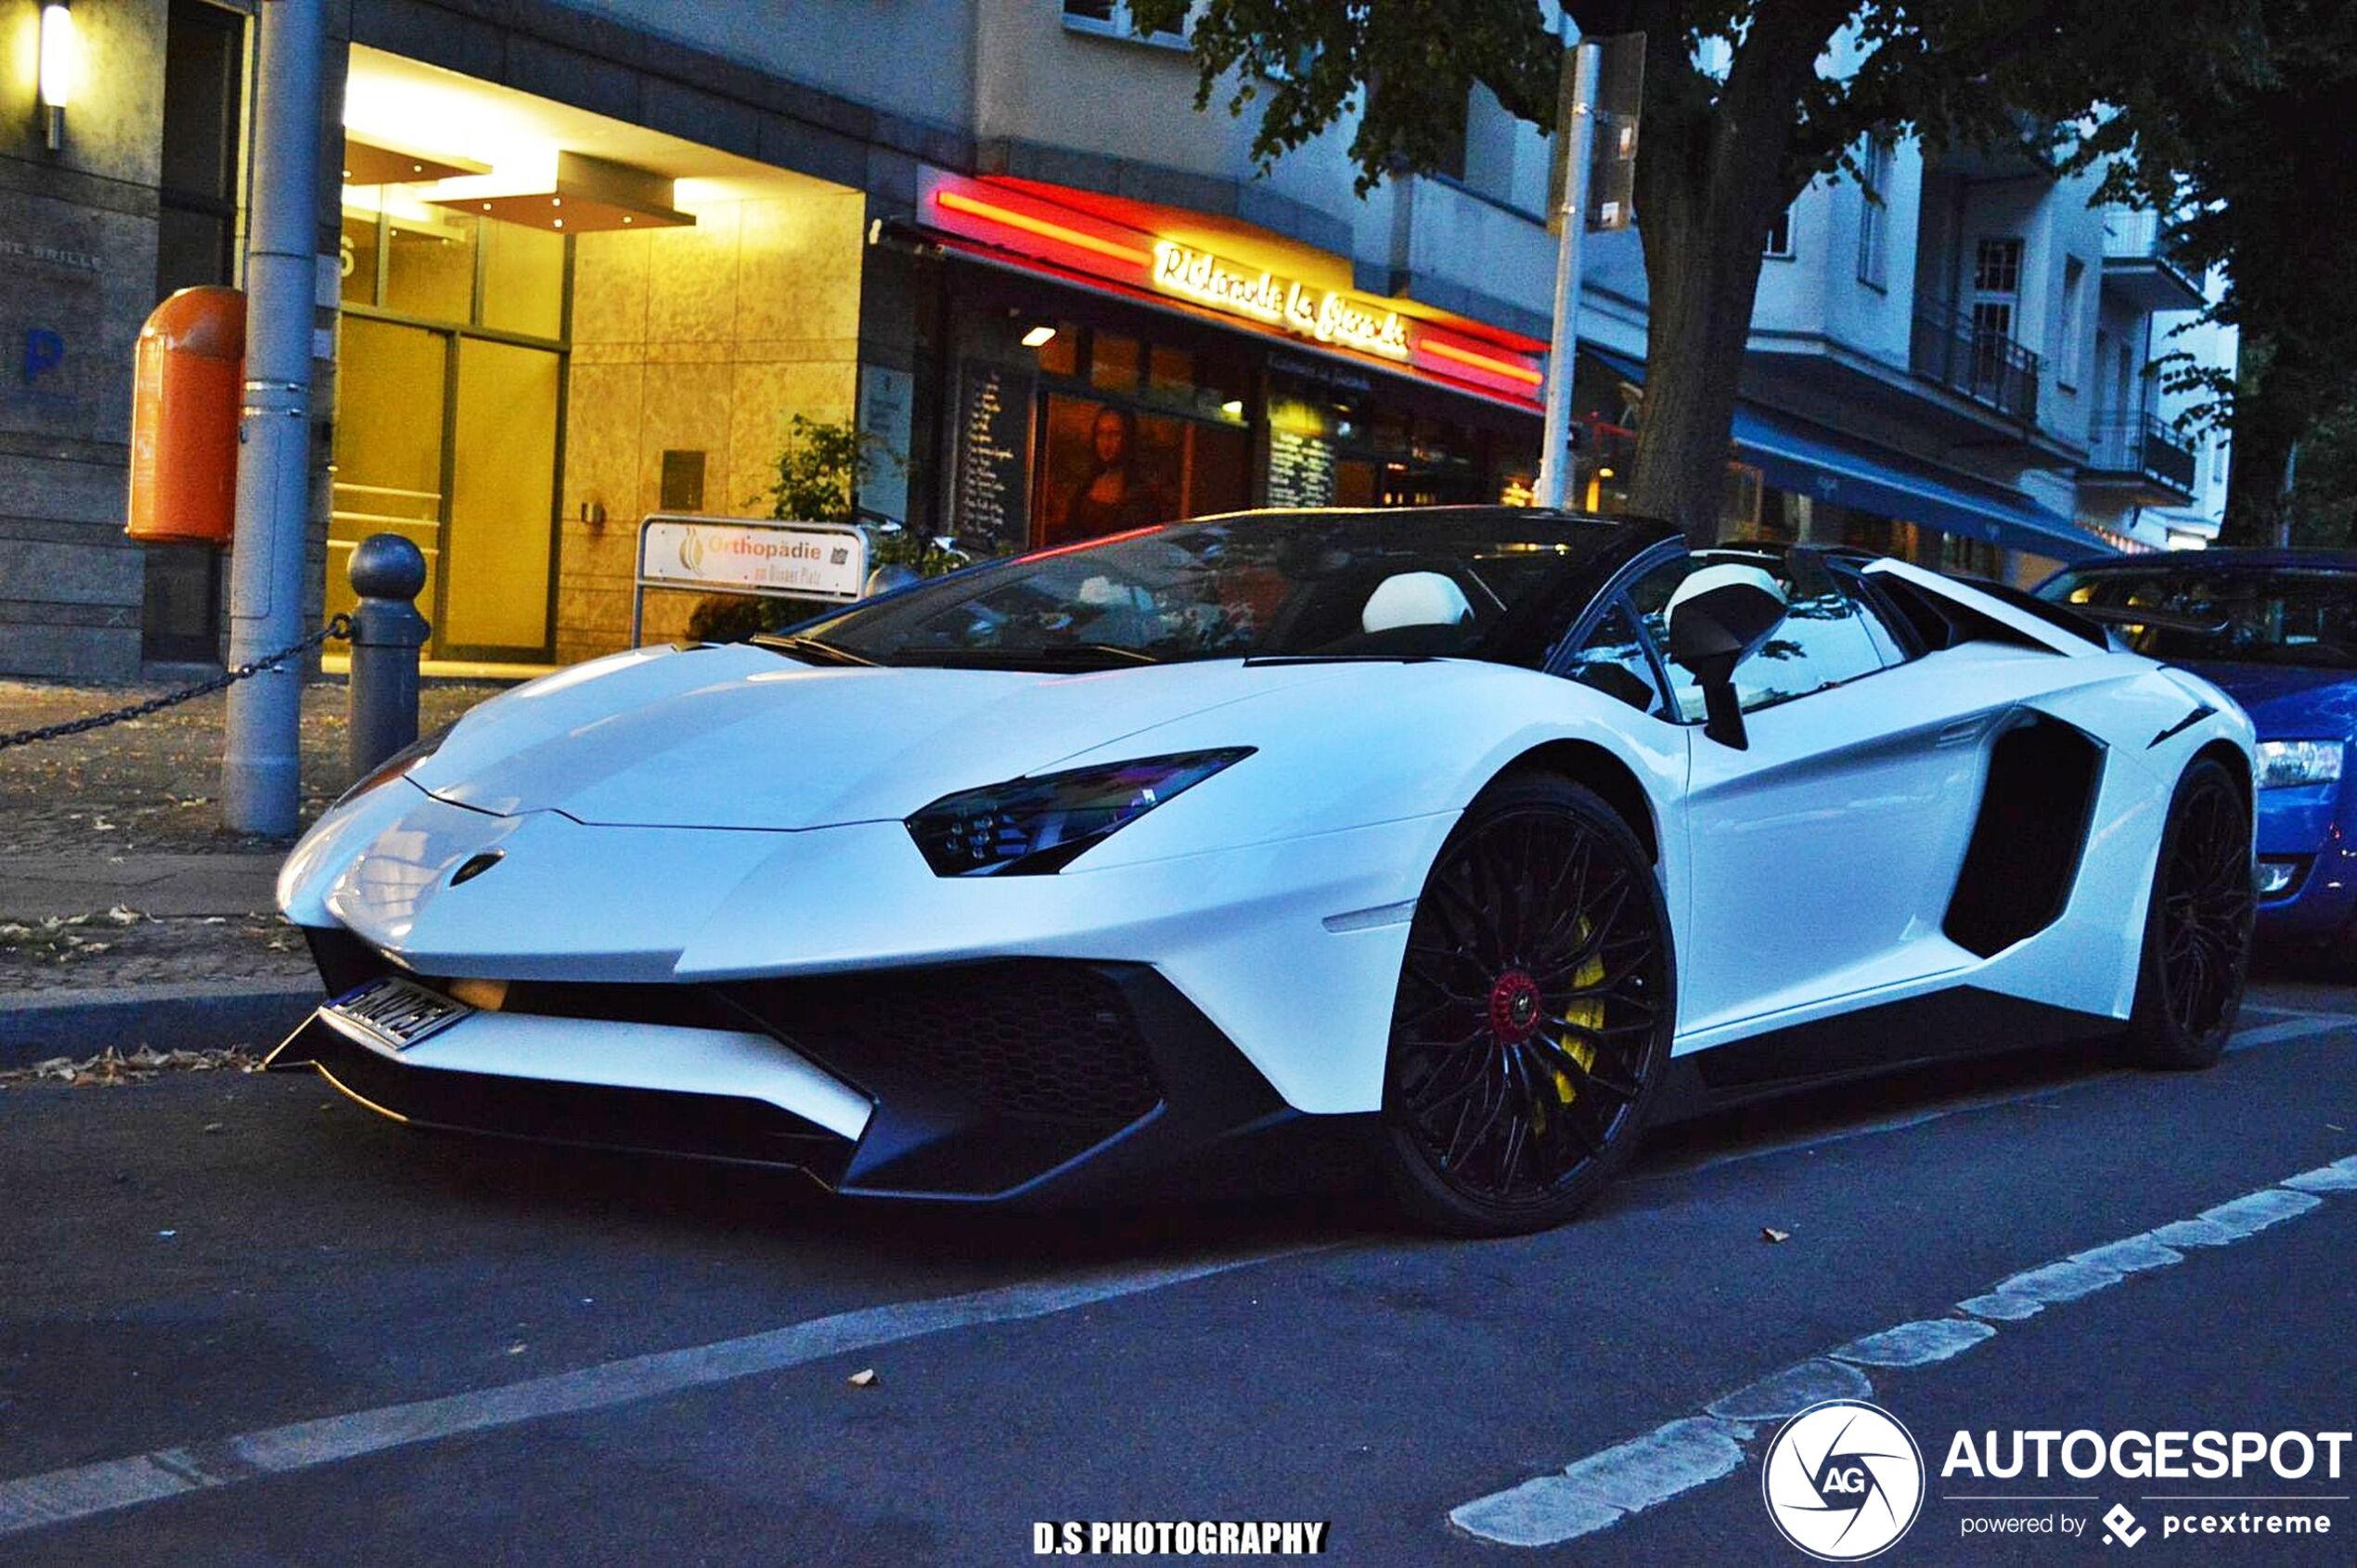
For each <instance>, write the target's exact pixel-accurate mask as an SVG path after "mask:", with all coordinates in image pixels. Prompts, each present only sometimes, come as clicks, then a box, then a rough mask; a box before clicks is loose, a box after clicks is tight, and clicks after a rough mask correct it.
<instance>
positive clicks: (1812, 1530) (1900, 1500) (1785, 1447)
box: [1760, 1399, 1924, 1562]
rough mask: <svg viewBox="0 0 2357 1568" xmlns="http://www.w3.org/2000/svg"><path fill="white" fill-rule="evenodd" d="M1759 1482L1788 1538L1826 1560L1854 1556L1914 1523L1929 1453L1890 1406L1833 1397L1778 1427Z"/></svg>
mask: <svg viewBox="0 0 2357 1568" xmlns="http://www.w3.org/2000/svg"><path fill="white" fill-rule="evenodd" d="M1760 1488H1761V1490H1762V1491H1763V1492H1764V1493H1765V1495H1766V1497H1767V1499H1768V1517H1769V1518H1770V1519H1772V1520H1774V1521H1775V1523H1776V1528H1777V1529H1778V1530H1780V1531H1782V1532H1783V1533H1784V1539H1786V1540H1788V1541H1790V1542H1791V1543H1792V1544H1793V1545H1795V1546H1797V1547H1798V1548H1799V1549H1801V1550H1803V1551H1805V1552H1807V1553H1808V1554H1809V1555H1810V1556H1811V1557H1814V1558H1818V1559H1821V1560H1822V1561H1824V1562H1857V1561H1859V1560H1860V1559H1861V1558H1868V1557H1872V1556H1874V1554H1875V1553H1876V1552H1878V1551H1881V1550H1882V1549H1884V1548H1886V1547H1887V1546H1889V1545H1890V1544H1891V1543H1892V1542H1894V1541H1896V1540H1898V1539H1899V1537H1900V1536H1903V1535H1905V1534H1906V1533H1907V1530H1908V1527H1909V1526H1910V1525H1912V1524H1913V1523H1915V1515H1916V1514H1917V1512H1919V1511H1920V1510H1922V1508H1923V1502H1924V1457H1923V1453H1922V1451H1921V1450H1920V1449H1918V1448H1917V1447H1916V1446H1915V1440H1914V1438H1913V1436H1911V1435H1909V1433H1908V1432H1907V1429H1906V1428H1905V1427H1903V1426H1901V1425H1900V1424H1899V1422H1898V1420H1896V1419H1895V1418H1894V1417H1893V1416H1891V1415H1890V1413H1889V1412H1888V1411H1887V1410H1883V1409H1881V1408H1879V1407H1875V1406H1873V1405H1869V1404H1867V1403H1866V1402H1865V1401H1864V1400H1862V1399H1828V1400H1826V1401H1825V1402H1824V1403H1823V1404H1822V1405H1811V1406H1810V1407H1809V1408H1807V1409H1806V1410H1803V1411H1801V1412H1800V1414H1798V1415H1797V1416H1795V1417H1793V1419H1792V1420H1788V1421H1786V1422H1785V1423H1784V1430H1782V1431H1781V1432H1779V1433H1776V1440H1775V1441H1774V1442H1773V1443H1771V1444H1770V1445H1769V1446H1768V1465H1767V1469H1766V1470H1765V1472H1763V1473H1762V1474H1761V1477H1760Z"/></svg>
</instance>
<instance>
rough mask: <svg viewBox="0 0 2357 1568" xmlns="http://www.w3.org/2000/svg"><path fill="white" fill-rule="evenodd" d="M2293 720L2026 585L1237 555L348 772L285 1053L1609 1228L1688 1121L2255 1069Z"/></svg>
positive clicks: (901, 1158)
mask: <svg viewBox="0 0 2357 1568" xmlns="http://www.w3.org/2000/svg"><path fill="white" fill-rule="evenodd" d="M2251 755H2252V739H2251V730H2250V726H2249V724H2248V721H2247V720H2246V719H2245V718H2244V716H2243V714H2242V713H2241V712H2240V710H2238V709H2237V708H2236V707H2235V704H2234V703H2233V702H2232V701H2231V700H2228V699H2227V698H2225V697H2224V696H2222V695H2221V694H2220V692H2219V691H2218V690H2217V689H2216V688H2213V687H2211V686H2210V685H2209V684H2208V683H2207V682H2205V681H2202V680H2200V679H2198V678H2196V677H2195V676H2193V675H2188V674H2186V673H2185V672H2183V671H2182V670H2175V669H2170V668H2168V667H2166V666H2163V665H2160V664H2157V663H2154V662H2151V661H2149V660H2146V659H2142V658H2139V657H2136V656H2135V655H2133V654H2130V653H2126V652H2122V651H2119V649H2118V648H2117V647H2115V646H2114V644H2113V643H2112V641H2111V639H2110V637H2109V636H2108V635H2107V634H2106V632H2105V631H2104V630H2103V629H2102V628H2101V627H2098V626H2096V625H2094V624H2093V623H2088V622H2084V621H2081V620H2079V619H2077V618H2076V617H2075V616H2073V615H2072V614H2071V613H2069V612H2068V611H2066V610H2061V609H2058V608H2056V607H2054V606H2052V605H2047V604H2042V603H2039V602H2036V601H2034V600H2031V599H2029V598H2026V597H2024V596H2022V595H2020V594H2017V593H2015V592H2013V591H2011V590H2008V589H2004V588H2002V587H1999V586H1995V585H1989V584H1977V583H1964V582H1960V581H1953V580H1950V579H1947V578H1943V577H1941V576H1938V575H1937V574H1935V573H1932V572H1926V571H1922V570H1919V569H1917V568H1915V567H1912V566H1909V565H1905V564H1903V563H1901V562H1899V561H1895V560H1888V559H1877V558H1874V557H1871V556H1867V555H1862V554H1858V553H1854V552H1848V551H1842V550H1831V549H1814V548H1808V547H1803V546H1789V547H1763V546H1731V547H1726V548H1720V549H1715V550H1706V551H1700V552H1692V551H1689V550H1688V549H1687V547H1686V546H1684V545H1683V544H1682V543H1681V542H1680V540H1679V539H1678V538H1677V536H1676V535H1675V534H1673V533H1671V532H1669V531H1668V530H1667V529H1664V528H1661V527H1659V526H1656V525H1650V524H1643V523H1636V522H1629V521H1608V520H1604V519H1599V518H1592V517H1582V516H1572V515H1564V514H1555V513H1548V512H1540V511H1530V510H1519V509H1509V508H1446V509H1436V510H1426V511H1406V512H1402V511H1390V512H1376V513H1363V512H1339V511H1337V512H1308V513H1259V514H1248V515H1241V516H1234V517H1220V518H1210V519H1204V520H1200V521H1191V522H1185V523H1178V524H1174V525H1171V526H1168V527H1164V528H1157V529H1151V530H1146V531H1143V532H1140V533H1129V534H1124V535H1120V536H1117V537H1114V538H1109V539H1105V540H1101V541H1099V542H1096V543H1094V544H1090V545H1088V546H1080V547H1075V548H1065V549H1058V550H1050V551H1047V552H1044V553H1040V554H1036V555H1031V556H1025V557H1021V558H1017V559H1011V560H1006V561H1000V562H995V563H991V564H987V565H983V566H978V567H974V568H971V569H969V570H966V571H963V572H958V573H956V574H954V575H952V576H949V577H946V578H941V579H937V580H934V581H932V582H928V583H924V584H921V585H917V586H914V587H910V588H908V589H905V590H903V591H901V592H898V593H895V594H892V595H889V596H886V597H882V598H875V599H871V600H869V601H868V602H865V603H862V604H859V605H856V606H853V607H851V608H850V609H848V610H844V611H843V612H841V613H839V614H835V615H833V616H831V617H829V618H827V619H825V620H821V621H818V622H814V623H809V624H806V625H805V626H803V627H802V628H800V629H799V630H797V631H796V632H794V633H792V634H791V635H783V636H772V637H766V638H762V639H760V640H758V641H757V642H754V643H750V644H735V645H729V646H725V647H678V648H662V649H643V650H639V651H636V652H630V653H624V654H618V655H615V656H613V657H612V658H607V659H600V660H597V661H595V662H590V663H587V664H583V665H580V666H578V667H576V668H573V669H569V670H566V671H563V672H562V673H560V674H558V675H551V676H548V677H547V678H545V679H542V680H539V681H535V682H534V683H533V684H531V685H529V686H525V687H522V688H518V689H516V690H514V691H512V692H510V693H508V694H507V695H505V696H502V697H500V698H498V699H496V700H493V701H490V702H486V703H484V704H483V706H482V707H480V708H478V709H476V710H475V711H474V712H472V713H470V714H468V715H467V716H466V717H465V718H464V719H462V720H461V721H459V723H458V724H457V726H455V727H454V728H452V729H451V730H449V731H448V732H447V733H446V734H445V735H443V736H442V737H440V738H438V739H436V740H434V741H431V742H429V743H425V744H421V745H419V746H418V747H416V748H413V749H412V750H411V751H410V752H406V753H404V754H403V755H401V756H399V757H397V758H395V759H393V761H392V762H391V763H389V764H387V765H385V766H384V767H382V768H381V769H380V770H378V771H377V772H376V773H375V774H373V775H371V776H370V777H369V778H366V779H363V780H362V781H361V782H360V783H359V784H357V785H355V786H354V788H353V790H352V791H351V793H350V794H348V795H347V796H346V797H345V798H344V799H343V800H342V801H341V803H338V804H337V806H336V807H335V808H334V809H333V810H332V811H330V812H329V813H328V815H327V816H325V817H324V818H322V819H321V821H320V822H319V824H318V826H317V827H316V828H315V829H313V830H312V832H311V834H310V835H309V837H307V838H306V839H305V840H304V841H303V843H302V844H301V845H300V846H299V847H298V848H297V849H296V851H295V853H294V854H293V855H292V856H291V857H290V859H289V861H288V862H287V866H286V869H285V872H284V874H283V875H282V877H281V878H280V880H279V890H278V891H279V900H280V903H281V905H282V906H283V907H284V909H285V911H286V913H287V916H288V918H289V919H291V920H293V921H294V922H295V923H296V924H298V925H300V926H301V927H303V929H304V931H305V932H307V933H308V935H309V937H310V940H311V945H312V947H313V950H314V952H315V953H316V957H317V959H318V963H319V968H320V970H321V971H322V973H323V975H324V976H325V978H326V982H327V987H328V991H329V992H330V993H331V994H332V996H333V999H332V1000H330V1001H329V1002H328V1003H327V1004H326V1005H325V1006H323V1007H322V1008H321V1009H319V1010H318V1012H317V1014H316V1016H315V1017H314V1018H313V1019H312V1020H311V1021H310V1022H308V1023H306V1024H305V1025H304V1026H303V1028H302V1029H301V1030H300V1031H299V1032H298V1033H297V1034H296V1035H294V1036H293V1037H292V1038H290V1040H289V1041H288V1042H287V1043H286V1044H285V1045H284V1046H282V1047H280V1048H279V1050H278V1052H277V1058H276V1061H277V1064H278V1065H302V1064H312V1065H316V1067H317V1068H318V1070H319V1071H320V1072H322V1073H326V1074H327V1075H328V1077H329V1078H330V1079H332V1080H333V1081H334V1083H335V1084H336V1085H337V1086H339V1087H341V1088H342V1089H344V1090H346V1091H347V1092H348V1093H350V1094H351V1095H352V1096H353V1097H354V1099H358V1100H360V1101H362V1102H363V1103H364V1104H367V1105H369V1106H372V1107H375V1108H377V1109H380V1110H383V1111H386V1112H391V1113H393V1114H395V1115H397V1116H400V1117H402V1118H405V1119H407V1120H411V1121H415V1122H419V1123H422V1124H428V1125H440V1126H444V1127H452V1128H461V1129H470V1130H475V1131H483V1132H493V1133H503V1134H509V1135H515V1136H522V1137H535V1138H547V1139H556V1140H562V1141H567V1142H578V1143H587V1144H599V1145H608V1146H615V1147H622V1148H630V1149H643V1150H663V1151H670V1152H679V1153H690V1154H699V1155H705V1156H712V1157H717V1158H723V1159H731V1160H746V1161H758V1162H764V1163H780V1164H788V1165H793V1166H797V1167H800V1168H801V1169H803V1170H805V1171H807V1172H808V1173H810V1174H811V1175H812V1176H816V1177H817V1178H818V1180H819V1181H821V1182H823V1183H825V1184H826V1185H828V1186H830V1187H831V1188H834V1189H838V1190H841V1191H844V1192H849V1193H862V1194H891V1195H900V1196H920V1197H928V1198H942V1199H969V1200H978V1199H991V1200H1014V1199H1023V1200H1031V1199H1045V1198H1049V1197H1062V1196H1068V1195H1072V1194H1077V1193H1084V1192H1087V1193H1096V1192H1101V1191H1104V1190H1106V1189H1113V1188H1119V1187H1127V1188H1131V1189H1135V1187H1137V1186H1138V1185H1139V1184H1140V1183H1145V1184H1155V1183H1159V1182H1161V1181H1163V1180H1164V1179H1166V1177H1168V1176H1171V1175H1173V1174H1175V1173H1176V1172H1178V1170H1180V1169H1182V1168H1185V1167H1188V1166H1193V1167H1195V1168H1198V1169H1201V1168H1203V1167H1204V1166H1206V1165H1208V1166H1213V1167H1217V1168H1218V1169H1220V1170H1223V1171H1230V1170H1235V1169H1240V1168H1243V1166H1245V1165H1246V1164H1247V1163H1248V1162H1246V1161H1245V1160H1244V1158H1243V1156H1244V1155H1245V1154H1247V1153H1248V1152H1262V1153H1268V1154H1269V1155H1271V1156H1272V1157H1273V1160H1272V1162H1271V1163H1274V1164H1276V1165H1277V1166H1278V1167H1280V1168H1284V1167H1286V1166H1287V1165H1288V1163H1291V1164H1292V1165H1293V1166H1294V1168H1296V1169H1306V1168H1307V1166H1308V1165H1309V1164H1311V1163H1312V1162H1311V1161H1309V1160H1308V1159H1307V1157H1306V1156H1305V1155H1303V1154H1302V1153H1301V1152H1300V1151H1301V1150H1303V1149H1304V1148H1305V1145H1304V1144H1303V1142H1302V1141H1300V1140H1302V1139H1304V1138H1306V1137H1317V1138H1318V1139H1319V1140H1320V1141H1319V1148H1320V1150H1322V1151H1324V1152H1321V1153H1320V1156H1319V1158H1318V1160H1317V1161H1316V1162H1314V1163H1316V1164H1317V1165H1318V1166H1319V1167H1320V1169H1321V1170H1322V1169H1323V1168H1325V1166H1326V1164H1327V1154H1328V1153H1330V1152H1331V1151H1333V1150H1336V1149H1342V1148H1359V1149H1363V1150H1366V1151H1367V1152H1368V1153H1370V1154H1371V1155H1372V1157H1373V1159H1374V1160H1375V1162H1376V1163H1379V1164H1380V1165H1381V1167H1382V1168H1383V1169H1384V1170H1385V1172H1386V1173H1387V1174H1388V1176H1389V1178H1390V1180H1391V1181H1392V1183H1393V1184H1394V1186H1395V1187H1396V1189H1397V1191H1398V1193H1399V1194H1400V1196H1401V1198H1402V1199H1403V1201H1404V1202H1406V1204H1407V1205H1408V1207H1409V1208H1410V1211H1411V1212H1412V1213H1413V1214H1415V1215H1418V1216H1420V1217H1421V1218H1422V1219H1423V1220H1425V1221H1427V1222H1430V1223H1433V1224H1436V1225H1439V1226H1442V1227H1448V1228H1451V1229H1455V1230H1459V1231H1466V1232H1500V1231H1510V1230H1519V1229H1527V1228H1532V1227H1540V1226H1546V1225H1551V1224H1553V1223H1556V1222H1558V1221H1560V1220H1562V1219H1563V1218H1565V1216H1566V1215H1570V1214H1571V1213H1572V1212H1573V1211H1574V1210H1576V1209H1577V1208H1578V1206H1579V1205H1580V1203H1581V1202H1584V1201H1585V1200H1586V1199H1588V1198H1589V1197H1590V1196H1591V1195H1592V1194H1593V1193H1594V1192H1595V1191H1596V1190H1597V1189H1598V1188H1599V1187H1600V1186H1601V1185H1602V1184H1603V1183H1604V1181H1605V1180H1606V1179H1607V1178H1608V1177H1609V1176H1610V1175H1611V1174H1612V1172H1613V1171H1614V1169H1615V1168H1616V1166H1617V1165H1619V1164H1620V1163H1622V1162H1623V1161H1624V1160H1626V1159H1627V1157H1628V1155H1629V1150H1630V1148H1631V1146H1632V1145H1633V1143H1634V1142H1635V1140H1636V1138H1637V1137H1638V1135H1639V1133H1640V1131H1641V1130H1642V1127H1643V1126H1644V1125H1645V1124H1646V1123H1647V1121H1648V1120H1649V1119H1655V1118H1659V1117H1662V1116H1665V1115H1671V1114H1678V1113H1683V1112H1691V1111H1694V1110H1695V1109H1699V1108H1708V1107H1713V1106H1717V1105H1720V1104H1724V1103H1727V1102H1728V1101H1730V1100H1732V1099H1741V1098H1745V1097H1749V1096H1754V1095H1758V1094H1762V1093H1769V1092H1774V1091H1778V1090H1782V1089H1785V1088H1789V1087H1792V1086H1797V1085H1801V1084H1807V1083H1812V1082H1817V1081H1820V1080H1822V1079H1823V1078H1825V1077H1828V1076H1830V1075H1835V1074H1839V1073H1855V1072H1860V1071H1873V1070H1877V1069H1885V1068H1889V1067H1892V1066H1895V1065H1899V1064H1901V1063H1904V1062H1909V1061H1916V1060H1924V1059H1926V1058H1928V1057H1933V1056H1939V1055H1946V1054H1950V1053H1956V1052H1964V1051H1973V1050H1980V1049H1987V1048H1991V1047H2013V1046H2019V1045H2023V1044H2029V1043H2034V1042H2037V1041H2040V1040H2046V1039H2053V1038H2057V1037H2061V1036H2064V1035H2078V1036H2086V1035H2104V1034H2109V1035H2119V1036H2120V1037H2122V1038H2123V1039H2124V1040H2125V1041H2127V1042H2129V1043H2130V1044H2131V1045H2132V1047H2133V1049H2134V1050H2135V1051H2136V1052H2137V1053H2139V1054H2140V1055H2141V1057H2142V1058H2143V1060H2145V1061H2147V1062H2149V1063H2151V1064H2154V1065H2157V1066H2164V1067H2197V1066H2201V1065H2203V1064H2205V1063H2207V1062H2209V1061H2211V1060H2215V1059H2216V1057H2217V1055H2218V1053H2219V1050H2220V1048H2221V1047H2222V1042H2223V1040H2224V1037H2225V1035H2226V1033H2227V1030H2228V1029H2229V1027H2230V1026H2231V1025H2232V1022H2233V1020H2234V1017H2235V1009H2236V1007H2237V1005H2238V1003H2239V1001H2240V998H2241V994H2242V986H2243V978H2244V971H2245V967H2246V957H2247V953H2248V945H2249V936H2250V930H2251V914H2252V891H2251V795H2252V790H2251V784H2252V775H2251Z"/></svg>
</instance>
